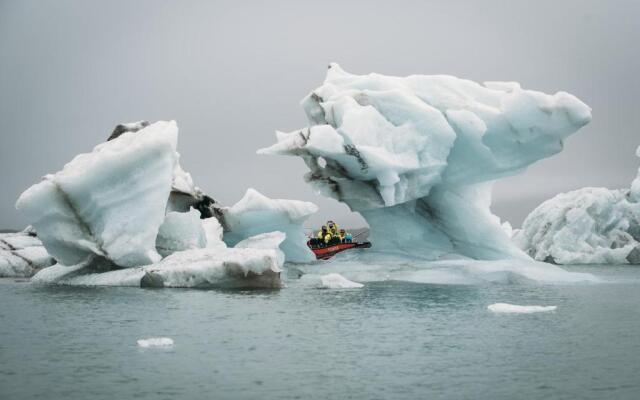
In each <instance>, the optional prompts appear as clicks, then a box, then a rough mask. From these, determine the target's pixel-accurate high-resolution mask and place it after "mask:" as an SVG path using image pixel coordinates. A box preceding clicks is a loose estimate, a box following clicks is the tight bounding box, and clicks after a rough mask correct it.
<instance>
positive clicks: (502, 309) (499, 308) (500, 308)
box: [487, 303, 558, 314]
mask: <svg viewBox="0 0 640 400" xmlns="http://www.w3.org/2000/svg"><path fill="white" fill-rule="evenodd" d="M557 308H558V307H557V306H519V305H516V304H507V303H495V304H491V305H489V306H487V309H488V310H489V311H491V312H494V313H508V314H531V313H538V312H547V311H555V310H556V309H557Z"/></svg>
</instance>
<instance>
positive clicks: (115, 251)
mask: <svg viewBox="0 0 640 400" xmlns="http://www.w3.org/2000/svg"><path fill="white" fill-rule="evenodd" d="M177 140H178V127H177V125H176V123H175V122H174V121H170V122H164V121H161V122H156V123H154V124H151V125H149V126H147V127H145V128H143V129H141V130H140V131H138V132H125V133H123V134H121V135H120V136H118V137H117V138H115V139H113V140H110V141H108V142H105V143H102V144H100V145H98V146H96V147H95V148H94V149H93V151H92V152H91V153H87V154H81V155H79V156H77V157H75V158H74V159H73V160H72V161H71V162H70V163H68V164H67V165H65V167H64V168H63V169H62V171H60V172H58V173H56V174H53V175H47V176H45V177H44V179H43V180H42V181H41V182H40V183H38V184H36V185H34V186H32V187H31V188H29V189H27V191H25V192H24V193H23V194H22V195H21V196H20V198H19V199H18V202H17V204H16V207H17V208H18V209H19V210H20V211H22V212H24V213H25V214H26V216H27V218H28V219H29V220H30V221H31V222H32V224H33V226H34V227H35V228H36V230H37V231H38V236H39V238H40V239H41V240H42V242H43V243H44V246H45V247H46V249H47V251H48V252H49V254H51V255H52V256H53V257H54V258H55V259H56V260H58V262H60V263H61V264H64V265H75V264H80V263H83V262H85V261H86V260H88V259H90V258H93V257H95V256H99V257H102V258H105V259H107V260H110V261H111V262H113V263H114V264H115V265H117V266H120V267H133V266H140V265H146V264H151V263H154V262H157V261H159V260H160V258H161V257H160V255H159V254H158V252H157V251H156V248H155V247H156V236H157V235H158V229H159V228H160V225H161V224H162V223H163V222H164V218H165V209H166V205H167V199H168V198H169V193H170V192H171V188H172V182H173V172H174V169H175V168H176V165H177V160H178V154H177V152H176V146H177Z"/></svg>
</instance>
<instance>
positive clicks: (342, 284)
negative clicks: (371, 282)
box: [320, 273, 364, 289]
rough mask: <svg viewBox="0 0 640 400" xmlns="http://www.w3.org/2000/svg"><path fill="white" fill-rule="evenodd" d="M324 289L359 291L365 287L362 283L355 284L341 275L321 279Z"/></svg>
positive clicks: (330, 275) (328, 275)
mask: <svg viewBox="0 0 640 400" xmlns="http://www.w3.org/2000/svg"><path fill="white" fill-rule="evenodd" d="M320 282H321V284H322V287H324V288H327V289H358V288H361V287H363V286H364V285H363V284H362V283H358V282H353V281H350V280H348V279H347V278H345V277H344V276H342V275H340V274H336V273H333V274H327V275H322V276H321V277H320Z"/></svg>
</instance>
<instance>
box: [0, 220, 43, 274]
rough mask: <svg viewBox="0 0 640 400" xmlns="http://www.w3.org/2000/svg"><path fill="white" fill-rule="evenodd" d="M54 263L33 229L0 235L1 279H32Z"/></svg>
mask: <svg viewBox="0 0 640 400" xmlns="http://www.w3.org/2000/svg"><path fill="white" fill-rule="evenodd" d="M54 263H55V260H54V259H53V258H52V257H51V256H50V255H49V254H48V253H47V251H46V250H45V248H44V246H43V245H42V242H41V241H40V240H39V239H38V238H37V236H36V233H35V231H34V230H33V229H32V228H31V227H28V228H27V229H25V230H24V231H22V232H16V233H0V278H5V277H11V278H15V277H19V278H24V277H30V276H32V275H33V274H34V273H36V272H37V271H39V270H40V269H42V268H45V267H48V266H50V265H53V264H54Z"/></svg>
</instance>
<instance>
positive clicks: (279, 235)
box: [234, 231, 287, 265]
mask: <svg viewBox="0 0 640 400" xmlns="http://www.w3.org/2000/svg"><path fill="white" fill-rule="evenodd" d="M286 238H287V235H285V234H284V233H283V232H278V231H275V232H267V233H261V234H259V235H255V236H251V237H250V238H247V239H244V240H242V241H240V242H238V243H237V244H236V245H235V246H234V248H236V249H265V250H273V251H275V253H276V255H277V260H278V265H283V264H284V261H285V258H286V256H285V254H284V252H283V251H282V250H281V249H280V247H281V246H282V243H283V242H284V241H285V240H286Z"/></svg>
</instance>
